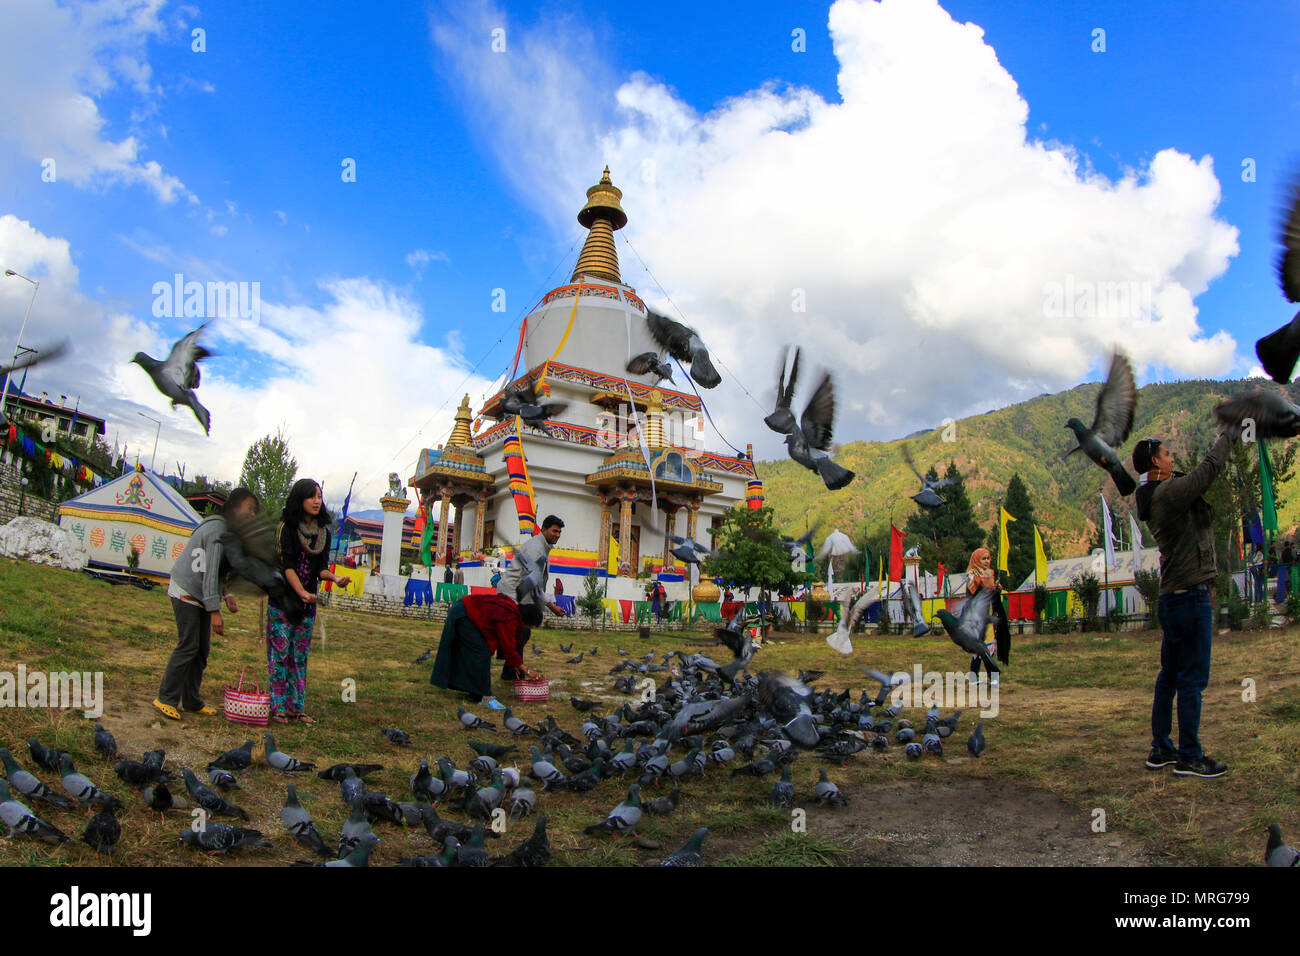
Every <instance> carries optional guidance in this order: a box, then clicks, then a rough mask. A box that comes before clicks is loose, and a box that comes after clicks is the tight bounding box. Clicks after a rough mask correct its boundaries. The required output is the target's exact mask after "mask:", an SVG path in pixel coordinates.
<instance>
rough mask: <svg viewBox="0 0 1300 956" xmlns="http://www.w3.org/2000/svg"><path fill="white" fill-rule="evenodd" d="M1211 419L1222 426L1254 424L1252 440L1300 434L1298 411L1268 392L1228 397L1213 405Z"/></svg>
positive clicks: (1275, 393)
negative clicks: (1212, 416) (1253, 438)
mask: <svg viewBox="0 0 1300 956" xmlns="http://www.w3.org/2000/svg"><path fill="white" fill-rule="evenodd" d="M1214 417H1215V418H1216V419H1218V421H1219V424H1221V425H1240V424H1241V423H1242V422H1243V421H1245V420H1246V419H1248V418H1249V419H1251V420H1253V421H1254V423H1255V437H1256V438H1257V439H1258V438H1291V437H1294V436H1295V435H1300V408H1297V407H1296V406H1295V405H1292V404H1291V403H1290V402H1288V401H1287V400H1286V397H1285V396H1284V395H1283V394H1282V393H1281V392H1277V391H1273V390H1271V389H1262V388H1261V389H1256V390H1255V391H1253V392H1251V393H1249V394H1248V395H1242V396H1241V397H1240V398H1229V399H1226V400H1225V401H1222V402H1219V404H1217V405H1215V406H1214Z"/></svg>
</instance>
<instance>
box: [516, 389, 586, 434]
mask: <svg viewBox="0 0 1300 956" xmlns="http://www.w3.org/2000/svg"><path fill="white" fill-rule="evenodd" d="M568 407H569V403H568V402H543V401H542V400H541V399H539V398H538V397H537V387H536V386H535V385H533V384H532V383H531V382H527V383H524V384H523V385H507V386H506V388H505V391H504V392H503V393H502V395H501V410H502V411H504V412H505V413H506V414H507V415H518V416H519V417H520V418H522V419H523V420H524V424H525V425H529V426H531V427H533V428H536V429H539V430H540V431H543V432H546V434H548V435H551V434H552V432H551V430H550V429H549V428H547V427H546V419H548V418H554V417H555V416H556V415H558V414H559V413H560V412H562V411H564V410H565V409H566V408H568Z"/></svg>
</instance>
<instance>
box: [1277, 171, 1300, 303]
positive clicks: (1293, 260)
mask: <svg viewBox="0 0 1300 956" xmlns="http://www.w3.org/2000/svg"><path fill="white" fill-rule="evenodd" d="M1278 240H1279V241H1280V242H1281V243H1282V252H1281V254H1280V255H1279V256H1278V257H1277V279H1278V282H1279V283H1281V285H1282V294H1283V295H1285V296H1286V297H1287V301H1289V302H1300V172H1297V173H1296V175H1295V178H1294V179H1292V181H1291V207H1290V209H1289V210H1288V211H1287V214H1286V219H1285V221H1284V222H1283V223H1282V229H1281V235H1280V236H1278Z"/></svg>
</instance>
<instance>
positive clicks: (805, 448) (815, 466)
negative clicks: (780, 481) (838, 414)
mask: <svg viewBox="0 0 1300 956" xmlns="http://www.w3.org/2000/svg"><path fill="white" fill-rule="evenodd" d="M769 417H770V416H769ZM792 417H793V416H792ZM834 421H835V386H834V385H833V384H832V383H831V375H830V373H829V372H827V373H825V374H824V375H823V376H822V380H821V384H819V385H818V386H817V390H816V391H815V392H813V396H812V398H811V399H809V400H808V405H807V407H806V408H804V410H803V415H802V417H801V418H800V419H799V422H798V424H795V423H794V422H790V423H789V426H788V427H787V428H783V429H777V428H774V429H772V430H773V431H775V432H777V433H778V434H784V435H785V444H786V450H787V451H788V452H789V455H790V457H791V458H792V459H793V460H794V461H797V462H798V463H799V464H801V465H803V466H804V467H805V468H807V469H808V470H809V471H815V472H817V474H819V475H820V476H821V479H822V481H823V482H824V483H825V485H826V487H827V489H829V490H830V491H837V490H838V489H840V488H843V487H844V486H845V485H847V484H848V483H849V482H850V481H852V480H853V472H851V471H849V469H847V468H845V467H844V466H842V465H838V464H836V463H835V462H834V461H832V460H831V456H830V455H829V454H828V452H829V450H830V447H831V426H832V425H833V424H834Z"/></svg>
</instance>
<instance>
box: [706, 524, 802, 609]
mask: <svg viewBox="0 0 1300 956" xmlns="http://www.w3.org/2000/svg"><path fill="white" fill-rule="evenodd" d="M772 515H773V512H772V509H771V508H770V507H767V506H764V507H762V508H748V507H746V506H745V505H744V504H743V503H742V504H738V505H736V506H735V507H733V508H732V509H731V510H730V511H728V512H727V513H726V515H724V516H723V519H722V527H721V528H719V530H718V536H717V539H716V540H715V542H714V550H715V553H714V554H713V556H712V557H710V558H708V559H706V560H705V562H704V568H703V570H704V573H705V574H708V575H711V576H714V577H720V578H722V579H723V580H725V581H735V582H736V583H737V584H739V585H740V586H742V587H760V588H767V589H768V590H775V589H776V588H778V587H780V586H781V585H783V584H794V583H795V582H796V581H798V580H800V578H801V577H802V575H801V574H800V573H799V572H796V571H795V570H793V568H792V567H791V566H790V553H789V551H788V550H787V549H786V547H785V545H784V544H783V543H782V541H781V535H780V534H778V533H777V531H776V529H775V528H774V527H773V526H772Z"/></svg>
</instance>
